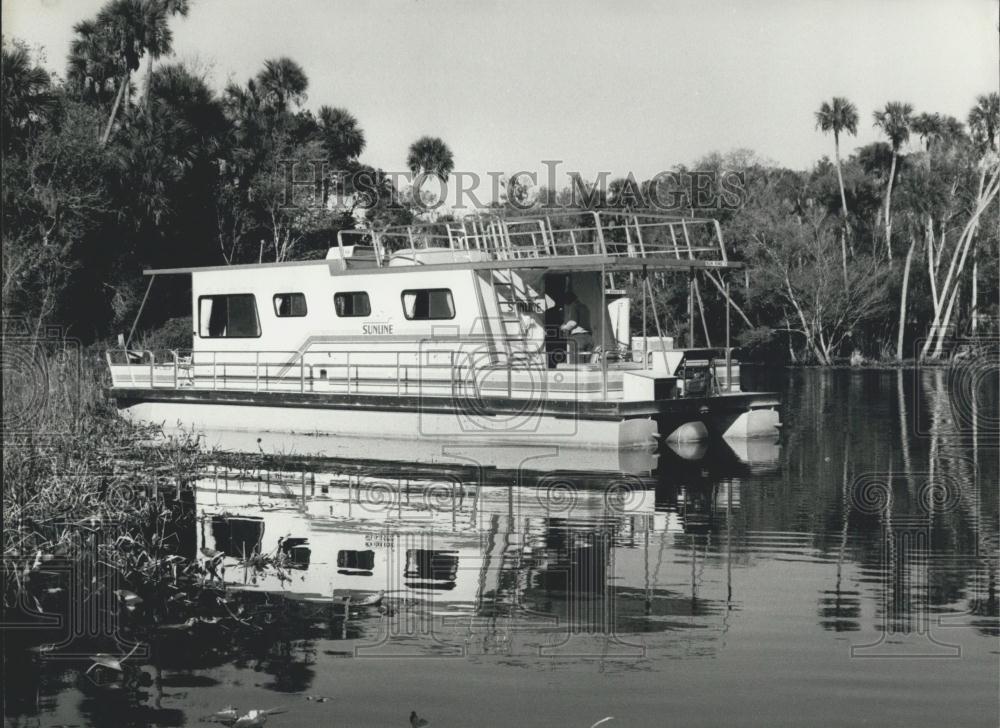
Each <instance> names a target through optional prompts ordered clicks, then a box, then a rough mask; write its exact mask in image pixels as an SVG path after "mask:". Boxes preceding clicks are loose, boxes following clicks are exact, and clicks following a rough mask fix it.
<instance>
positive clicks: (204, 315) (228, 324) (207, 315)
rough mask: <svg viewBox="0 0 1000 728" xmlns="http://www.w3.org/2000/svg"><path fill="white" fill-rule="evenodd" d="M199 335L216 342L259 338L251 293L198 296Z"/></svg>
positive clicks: (258, 326) (255, 303)
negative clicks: (225, 339)
mask: <svg viewBox="0 0 1000 728" xmlns="http://www.w3.org/2000/svg"><path fill="white" fill-rule="evenodd" d="M198 335H199V336H201V337H203V338H208V339H217V338H228V339H256V338H258V337H259V336H260V319H259V317H258V316H257V300H256V298H255V297H254V295H253V294H252V293H235V294H225V295H213V296H200V297H199V298H198Z"/></svg>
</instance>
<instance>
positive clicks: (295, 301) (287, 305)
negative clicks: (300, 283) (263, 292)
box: [274, 293, 308, 318]
mask: <svg viewBox="0 0 1000 728" xmlns="http://www.w3.org/2000/svg"><path fill="white" fill-rule="evenodd" d="M307 312H308V311H307V309H306V294H304V293H276V294H274V315H275V316H278V317H281V318H284V317H286V316H288V317H296V316H305V315H306V313H307Z"/></svg>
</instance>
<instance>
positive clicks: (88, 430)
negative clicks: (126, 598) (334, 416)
mask: <svg viewBox="0 0 1000 728" xmlns="http://www.w3.org/2000/svg"><path fill="white" fill-rule="evenodd" d="M3 374H4V378H3V388H4V392H3V394H4V398H3V413H4V417H3V424H4V429H3V553H4V574H3V576H4V605H5V607H7V608H11V607H13V606H14V605H16V604H22V605H23V604H25V603H27V604H32V603H34V604H35V605H36V607H37V608H38V609H39V611H40V610H41V609H42V606H43V605H42V601H43V599H42V596H41V593H42V592H47V591H51V589H48V590H42V589H40V587H39V586H37V585H39V584H41V585H45V586H49V585H50V584H51V581H52V578H51V577H52V574H51V573H49V572H47V570H46V564H48V563H50V562H52V561H55V560H65V559H67V558H69V559H72V558H74V555H80V554H88V553H91V554H93V553H98V554H99V555H98V558H101V559H103V561H104V562H105V564H106V565H107V566H110V567H111V568H112V569H113V570H114V571H115V572H116V574H117V575H118V576H119V577H121V579H122V580H124V582H125V583H129V584H131V583H133V582H136V581H137V580H141V579H143V578H151V579H163V578H176V577H177V576H178V569H177V568H176V567H177V561H176V559H173V560H171V562H170V563H165V562H166V560H168V559H170V557H171V556H175V555H176V554H174V553H172V551H173V550H174V546H175V541H176V539H171V538H170V537H169V535H170V534H171V533H172V532H173V531H174V530H175V529H176V528H177V526H178V523H177V521H178V519H179V518H181V514H180V509H178V508H177V507H176V504H177V502H178V500H179V498H178V496H179V494H180V493H181V492H182V491H183V489H184V488H185V487H186V484H188V483H190V481H191V478H192V477H193V475H194V474H195V473H196V472H197V471H198V469H199V468H200V467H201V466H202V462H203V459H204V458H205V457H206V455H205V453H203V452H201V451H200V449H199V448H198V447H197V445H198V443H197V441H196V440H195V439H194V438H193V437H187V436H180V437H169V438H168V437H164V436H162V433H160V432H158V431H157V430H156V429H155V428H148V427H139V426H136V425H133V424H130V423H128V422H126V421H125V420H124V419H122V418H121V417H119V416H118V415H117V414H116V412H115V408H114V405H113V403H112V402H111V400H110V398H109V397H108V394H107V389H106V385H107V383H108V381H107V374H106V368H105V367H104V364H103V359H102V357H101V354H100V352H99V351H98V350H96V349H86V350H85V349H80V348H79V347H76V346H73V345H72V344H71V343H69V342H57V343H54V344H53V343H39V342H37V341H32V340H30V339H27V338H24V339H16V338H14V339H11V338H8V337H5V340H4V367H3ZM150 442H155V443H156V447H148V446H147V445H148V444H149V443H150ZM112 527H113V530H114V533H115V534H118V538H117V539H115V540H112V541H110V542H108V541H107V539H106V538H102V539H99V538H97V536H98V534H100V535H102V536H105V537H106V536H107V535H108V533H110V532H111V529H112ZM102 532H103V533H102ZM97 543H102V544H103V545H102V546H101V547H100V549H99V550H98V551H96V552H95V549H94V546H95V544H97ZM161 562H163V563H161ZM161 566H162V568H160V567H161Z"/></svg>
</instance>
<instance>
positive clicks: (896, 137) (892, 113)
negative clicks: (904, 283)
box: [873, 101, 913, 260]
mask: <svg viewBox="0 0 1000 728" xmlns="http://www.w3.org/2000/svg"><path fill="white" fill-rule="evenodd" d="M873 118H874V119H875V126H876V127H877V128H879V129H881V130H882V133H883V134H885V135H886V136H887V137H888V138H889V144H890V146H891V147H892V165H891V166H890V167H889V182H888V184H886V188H885V247H886V251H887V252H888V254H889V260H892V185H893V182H895V180H896V163H897V161H898V158H899V149H900V147H902V146H903V144H905V143H906V142H907V141H908V140H909V138H910V125H911V124H912V123H913V106H912V105H911V104H907V103H904V102H901V101H890V102H889V103H887V104H886V105H885V108H884V109H881V110H879V111H876V112H875V113H874V114H873Z"/></svg>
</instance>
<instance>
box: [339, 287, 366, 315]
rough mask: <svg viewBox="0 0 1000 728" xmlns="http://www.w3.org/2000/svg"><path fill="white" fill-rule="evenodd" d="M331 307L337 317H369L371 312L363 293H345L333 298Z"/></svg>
mask: <svg viewBox="0 0 1000 728" xmlns="http://www.w3.org/2000/svg"><path fill="white" fill-rule="evenodd" d="M333 306H334V308H336V309H337V315H338V316H369V315H371V312H372V304H371V301H369V300H368V294H367V293H365V292H364V291H347V292H344V293H336V294H334V296H333Z"/></svg>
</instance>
